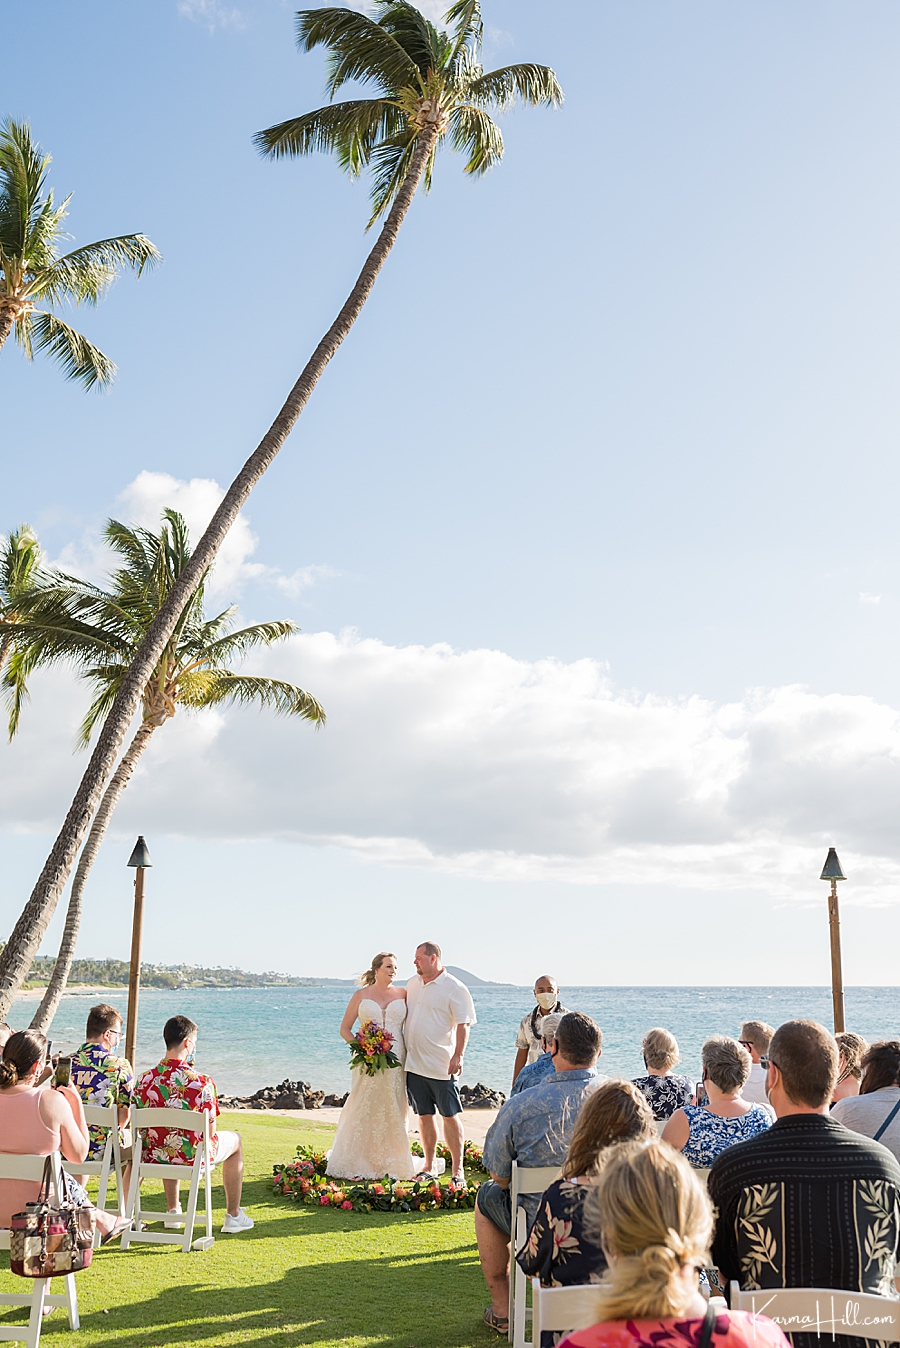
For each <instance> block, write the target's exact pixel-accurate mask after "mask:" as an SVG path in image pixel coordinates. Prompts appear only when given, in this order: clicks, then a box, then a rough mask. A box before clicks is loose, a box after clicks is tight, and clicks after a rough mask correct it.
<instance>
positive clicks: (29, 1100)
mask: <svg viewBox="0 0 900 1348" xmlns="http://www.w3.org/2000/svg"><path fill="white" fill-rule="evenodd" d="M46 1065H47V1040H46V1039H45V1038H44V1036H43V1035H42V1034H37V1033H36V1032H35V1031H34V1030H19V1031H18V1033H16V1034H12V1035H10V1037H9V1039H7V1041H6V1043H5V1044H4V1045H3V1056H2V1059H0V1149H2V1150H3V1151H5V1152H8V1153H9V1154H11V1155H13V1156H49V1155H50V1153H51V1152H54V1151H59V1152H62V1154H63V1156H64V1157H65V1158H66V1160H67V1161H75V1162H78V1161H83V1160H84V1158H85V1157H86V1156H87V1151H88V1142H89V1139H88V1130H87V1124H86V1123H85V1121H84V1107H83V1106H82V1103H81V1097H80V1095H79V1094H78V1092H77V1091H76V1090H73V1089H72V1087H71V1086H60V1087H58V1089H56V1090H49V1089H47V1090H42V1089H41V1087H40V1083H41V1080H42V1079H43V1075H44V1068H45V1067H46ZM40 1187H41V1186H40V1181H39V1180H0V1227H8V1226H9V1224H10V1222H11V1220H12V1216H13V1213H15V1212H22V1211H24V1209H25V1204H26V1203H34V1202H35V1201H36V1200H37V1196H38V1193H39V1192H40ZM66 1189H67V1192H68V1194H69V1197H70V1198H71V1199H72V1201H73V1202H74V1203H75V1204H76V1205H77V1206H78V1207H88V1206H90V1204H89V1200H88V1196H87V1194H86V1193H85V1192H84V1189H82V1187H81V1185H80V1184H77V1183H76V1182H75V1181H74V1180H72V1179H71V1178H67V1180H66ZM96 1218H97V1227H98V1229H99V1231H100V1233H101V1235H102V1236H103V1238H104V1240H110V1239H112V1237H113V1236H116V1235H120V1234H121V1232H122V1231H124V1229H125V1227H126V1226H128V1225H129V1223H128V1222H127V1221H119V1220H117V1218H116V1214H115V1213H114V1212H103V1211H102V1210H100V1209H97V1211H96Z"/></svg>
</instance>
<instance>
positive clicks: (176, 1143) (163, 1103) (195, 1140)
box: [135, 1058, 221, 1165]
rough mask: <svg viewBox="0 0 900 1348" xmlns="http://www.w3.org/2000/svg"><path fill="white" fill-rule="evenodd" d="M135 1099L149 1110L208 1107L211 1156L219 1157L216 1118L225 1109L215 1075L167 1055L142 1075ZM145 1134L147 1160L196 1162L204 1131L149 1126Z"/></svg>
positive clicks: (161, 1162) (157, 1162) (163, 1163)
mask: <svg viewBox="0 0 900 1348" xmlns="http://www.w3.org/2000/svg"><path fill="white" fill-rule="evenodd" d="M135 1098H136V1101H137V1103H138V1104H139V1105H142V1106H143V1107H144V1108H145V1109H208V1110H209V1112H210V1114H211V1115H212V1117H211V1119H210V1121H209V1145H210V1151H211V1152H212V1155H211V1157H210V1159H211V1160H213V1161H214V1160H215V1159H216V1150H217V1148H218V1144H219V1138H218V1135H217V1133H216V1119H217V1118H218V1116H219V1114H220V1113H221V1110H220V1109H219V1093H218V1091H217V1090H216V1083H215V1082H214V1081H213V1079H212V1077H207V1076H203V1074H202V1073H201V1072H197V1071H195V1070H194V1068H193V1067H191V1066H190V1065H189V1064H188V1063H184V1062H171V1061H169V1059H167V1058H163V1060H162V1062H161V1063H158V1064H157V1065H156V1067H152V1068H151V1069H150V1071H149V1072H145V1073H144V1075H143V1076H142V1077H141V1079H140V1081H139V1082H138V1084H137V1088H136V1090H135ZM144 1137H145V1139H146V1140H145V1142H144V1148H145V1150H144V1160H145V1161H149V1162H150V1163H151V1164H153V1165H167V1164H168V1165H193V1164H194V1157H195V1156H196V1154H197V1148H198V1146H199V1144H200V1139H201V1137H202V1134H201V1133H185V1132H182V1131H181V1129H180V1128H169V1129H168V1130H166V1129H165V1128H148V1129H147V1131H146V1133H145V1134H144Z"/></svg>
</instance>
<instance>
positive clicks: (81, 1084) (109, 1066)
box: [69, 1002, 134, 1193]
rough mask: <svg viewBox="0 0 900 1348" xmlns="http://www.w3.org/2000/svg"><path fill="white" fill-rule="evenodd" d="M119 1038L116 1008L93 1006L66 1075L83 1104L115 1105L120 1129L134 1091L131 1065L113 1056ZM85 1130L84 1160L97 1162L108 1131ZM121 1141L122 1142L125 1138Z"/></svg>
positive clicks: (125, 1177) (125, 1181) (81, 1178)
mask: <svg viewBox="0 0 900 1348" xmlns="http://www.w3.org/2000/svg"><path fill="white" fill-rule="evenodd" d="M121 1037H122V1017H121V1015H120V1014H119V1012H118V1011H117V1010H116V1008H115V1007H114V1006H108V1005H107V1004H106V1003H105V1002H101V1003H100V1004H99V1005H98V1006H92V1007H91V1009H90V1011H89V1012H88V1018H87V1027H86V1029H85V1041H84V1043H83V1044H82V1045H81V1048H80V1049H78V1051H77V1053H73V1055H72V1065H71V1069H70V1072H69V1079H70V1083H71V1085H72V1086H73V1087H74V1089H75V1090H76V1091H77V1092H78V1094H79V1095H80V1096H81V1100H82V1103H83V1104H86V1105H99V1106H100V1107H101V1108H104V1109H105V1108H107V1107H109V1106H111V1105H118V1108H119V1114H118V1118H119V1124H120V1126H121V1125H122V1124H123V1123H126V1122H127V1121H128V1111H129V1109H130V1107H131V1097H132V1093H133V1091H134V1073H133V1072H132V1070H131V1064H130V1063H128V1062H126V1061H125V1059H124V1058H117V1057H115V1056H114V1054H113V1050H114V1049H115V1048H116V1047H117V1045H118V1043H119V1040H120V1039H121ZM88 1131H89V1134H90V1144H89V1146H88V1154H87V1156H86V1157H85V1158H84V1159H85V1160H86V1161H100V1160H102V1159H103V1151H104V1148H105V1147H106V1138H107V1134H108V1133H109V1129H108V1128H102V1127H99V1126H97V1125H96V1124H92V1125H91V1126H90V1128H89V1130H88ZM121 1140H122V1141H123V1142H124V1138H121ZM129 1171H130V1167H129V1166H126V1167H125V1169H124V1171H123V1184H124V1187H125V1192H126V1193H127V1192H128V1174H129ZM76 1178H77V1179H78V1180H79V1182H80V1183H81V1184H84V1183H85V1180H86V1178H87V1177H86V1176H85V1175H79V1176H76Z"/></svg>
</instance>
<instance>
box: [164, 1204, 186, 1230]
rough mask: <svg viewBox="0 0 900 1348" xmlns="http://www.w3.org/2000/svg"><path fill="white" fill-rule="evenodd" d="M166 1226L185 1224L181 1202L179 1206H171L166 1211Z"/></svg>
mask: <svg viewBox="0 0 900 1348" xmlns="http://www.w3.org/2000/svg"><path fill="white" fill-rule="evenodd" d="M163 1225H164V1226H184V1214H183V1213H182V1211H181V1204H180V1203H179V1204H178V1207H177V1208H169V1209H168V1211H167V1212H166V1219H165V1221H164V1223H163Z"/></svg>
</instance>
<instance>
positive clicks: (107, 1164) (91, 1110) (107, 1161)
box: [62, 1105, 127, 1249]
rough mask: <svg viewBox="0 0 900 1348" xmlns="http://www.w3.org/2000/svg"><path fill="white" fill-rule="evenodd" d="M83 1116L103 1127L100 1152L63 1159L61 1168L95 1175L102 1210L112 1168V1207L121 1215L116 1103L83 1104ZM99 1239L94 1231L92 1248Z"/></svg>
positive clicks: (122, 1199) (123, 1200) (122, 1193)
mask: <svg viewBox="0 0 900 1348" xmlns="http://www.w3.org/2000/svg"><path fill="white" fill-rule="evenodd" d="M84 1117H85V1120H86V1122H87V1123H88V1124H89V1125H94V1127H97V1128H105V1129H106V1130H107V1132H106V1146H105V1147H104V1149H103V1155H102V1157H101V1158H100V1160H99V1161H65V1160H64V1161H63V1163H62V1167H63V1170H66V1171H68V1173H69V1174H70V1175H97V1176H99V1186H98V1192H97V1203H96V1206H97V1207H98V1208H102V1209H103V1210H104V1211H107V1207H106V1193H107V1190H108V1188H109V1176H110V1171H112V1172H113V1173H114V1174H115V1177H116V1206H115V1208H114V1209H112V1211H114V1212H116V1213H118V1215H119V1216H120V1217H124V1216H125V1208H126V1199H127V1195H126V1193H125V1186H124V1184H123V1183H122V1148H121V1145H120V1143H119V1110H118V1107H117V1106H116V1105H109V1106H106V1105H85V1106H84ZM100 1239H101V1236H100V1232H99V1230H98V1231H97V1232H96V1233H95V1235H94V1248H95V1249H96V1248H97V1247H98V1246H99V1244H100Z"/></svg>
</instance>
